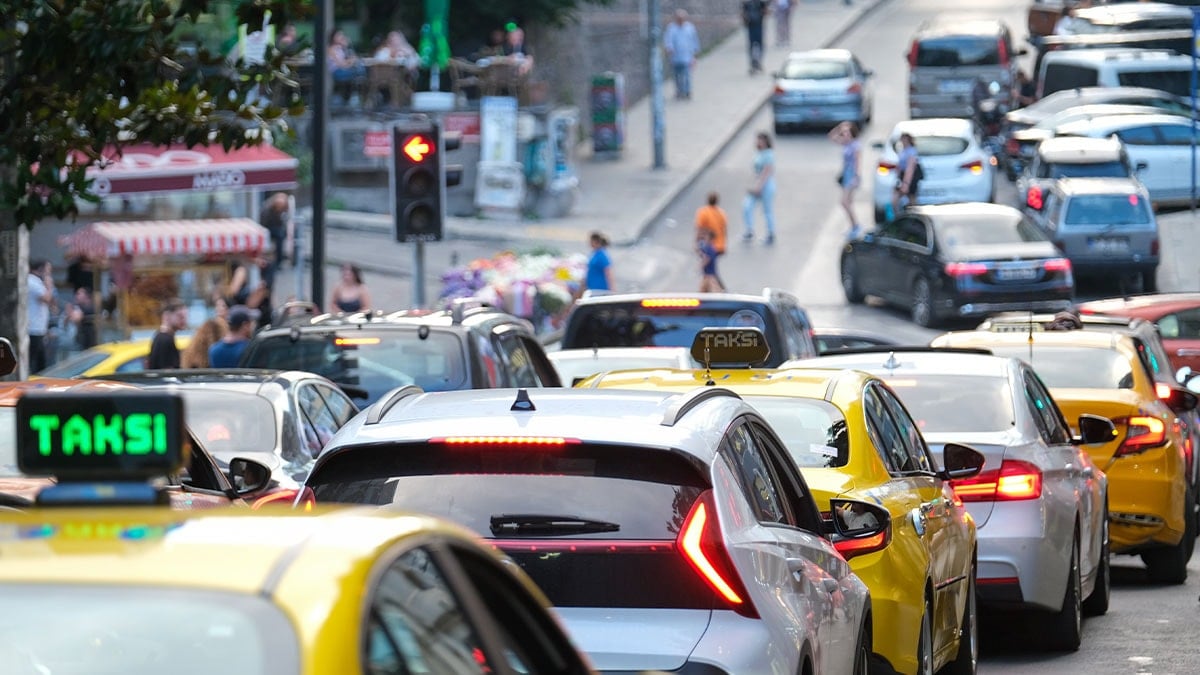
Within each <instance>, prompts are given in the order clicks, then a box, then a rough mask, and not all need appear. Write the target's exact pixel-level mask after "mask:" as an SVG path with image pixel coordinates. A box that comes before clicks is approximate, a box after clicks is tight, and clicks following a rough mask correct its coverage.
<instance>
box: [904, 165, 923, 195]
mask: <svg viewBox="0 0 1200 675" xmlns="http://www.w3.org/2000/svg"><path fill="white" fill-rule="evenodd" d="M914 161H915V162H916V166H914V167H913V177H912V184H911V185H909V186H908V191H909V193H911V194H914V195H915V194H917V186H918V185H920V184H921V181H922V180H923V179H924V178H925V169H922V168H921V162H920V160H914Z"/></svg>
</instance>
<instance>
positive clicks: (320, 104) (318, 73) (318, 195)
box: [309, 0, 333, 309]
mask: <svg viewBox="0 0 1200 675" xmlns="http://www.w3.org/2000/svg"><path fill="white" fill-rule="evenodd" d="M315 5H316V11H317V16H316V21H315V22H314V23H315V26H314V32H315V33H316V34H315V35H314V36H313V42H314V44H313V97H312V110H313V118H312V154H313V184H312V258H311V260H309V264H310V265H311V267H312V302H314V303H316V305H317V306H318V307H321V306H322V303H324V302H325V186H326V185H327V184H328V182H329V180H328V178H329V171H328V169H329V158H328V157H327V154H326V151H325V149H326V147H328V146H327V145H326V143H325V139H326V138H327V137H328V133H327V131H328V127H329V93H330V92H329V84H330V83H329V67H328V64H327V63H326V61H327V56H326V52H325V45H327V44H328V43H329V21H330V19H331V18H333V2H332V0H316V2H315ZM326 309H329V308H328V307H326Z"/></svg>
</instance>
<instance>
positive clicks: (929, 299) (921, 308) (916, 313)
mask: <svg viewBox="0 0 1200 675" xmlns="http://www.w3.org/2000/svg"><path fill="white" fill-rule="evenodd" d="M909 314H910V315H911V316H912V322H913V323H915V324H917V325H918V326H920V327H922V328H930V327H932V326H933V325H934V324H936V323H937V318H936V317H935V316H934V315H933V291H932V290H930V288H929V281H928V280H927V279H925V278H924V277H922V278H920V279H917V280H916V282H915V283H913V287H912V305H911V307H910V310H909Z"/></svg>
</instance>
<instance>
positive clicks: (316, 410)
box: [296, 384, 341, 457]
mask: <svg viewBox="0 0 1200 675" xmlns="http://www.w3.org/2000/svg"><path fill="white" fill-rule="evenodd" d="M296 400H297V401H298V402H299V404H300V424H301V426H302V427H303V429H304V447H305V449H306V450H308V454H309V455H310V456H312V457H316V456H317V455H319V454H321V450H322V449H323V448H324V447H325V444H326V443H328V442H329V439H331V438H333V434H334V433H335V432H337V430H338V428H339V427H340V426H341V425H340V424H338V421H337V418H336V417H334V415H333V413H332V412H330V410H329V407H328V406H327V405H325V399H324V398H322V397H321V394H320V393H319V392H318V391H317V389H316V387H315V386H313V385H311V384H301V385H300V387H299V388H298V389H297V390H296Z"/></svg>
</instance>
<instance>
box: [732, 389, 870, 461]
mask: <svg viewBox="0 0 1200 675" xmlns="http://www.w3.org/2000/svg"><path fill="white" fill-rule="evenodd" d="M747 400H748V401H750V404H751V405H753V406H754V409H755V410H757V411H758V412H759V414H760V415H762V416H763V417H764V418H765V419H766V420H767V423H768V424H770V425H771V429H773V430H774V431H775V434H776V435H777V436H778V437H779V440H780V441H782V442H783V444H784V446H785V448H786V452H787V455H788V456H789V457H790V459H791V461H792V463H793V464H795V465H796V466H798V467H800V468H810V467H811V468H816V467H837V466H845V465H846V463H847V462H849V461H850V436H849V433H848V429H847V428H846V418H845V417H844V416H843V415H842V412H841V411H840V410H838V408H837V406H835V405H833V404H832V403H829V402H828V401H821V400H817V399H810V398H792V397H788V396H748V397H747Z"/></svg>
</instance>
